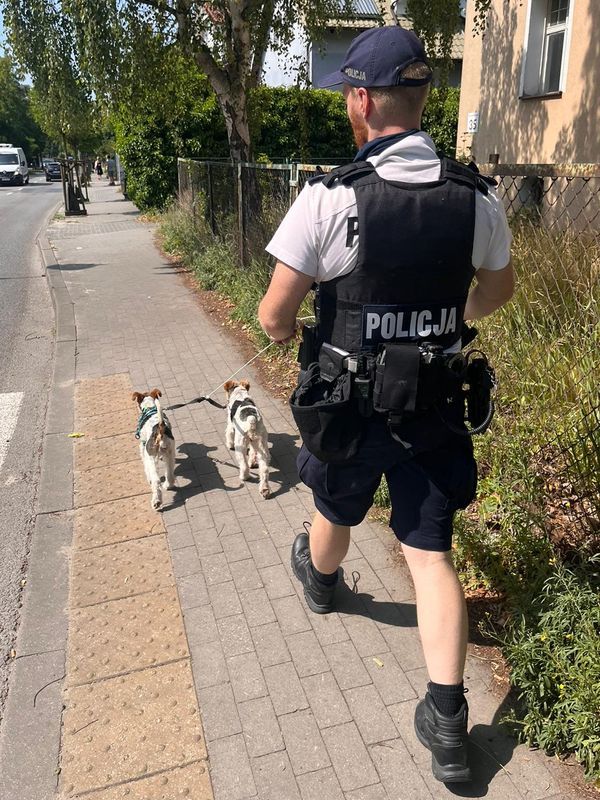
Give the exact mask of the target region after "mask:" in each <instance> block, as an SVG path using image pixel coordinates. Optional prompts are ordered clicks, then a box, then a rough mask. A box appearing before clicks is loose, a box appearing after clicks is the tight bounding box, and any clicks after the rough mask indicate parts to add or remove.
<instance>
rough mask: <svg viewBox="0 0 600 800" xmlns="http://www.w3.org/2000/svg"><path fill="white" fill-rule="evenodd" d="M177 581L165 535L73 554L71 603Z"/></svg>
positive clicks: (115, 597) (98, 600)
mask: <svg viewBox="0 0 600 800" xmlns="http://www.w3.org/2000/svg"><path fill="white" fill-rule="evenodd" d="M173 584H174V579H173V570H172V568H171V559H170V557H169V549H168V546H167V540H166V537H165V536H164V535H159V536H148V537H145V538H144V539H133V540H132V541H129V542H121V543H119V544H113V545H107V546H106V547H96V548H94V549H93V550H83V551H82V552H79V553H78V552H75V553H73V562H72V566H71V596H70V604H71V606H89V605H93V604H94V603H104V602H106V601H107V600H118V599H120V598H122V597H131V596H132V595H134V594H141V593H142V592H151V591H154V590H155V589H160V588H162V587H164V586H172V585H173Z"/></svg>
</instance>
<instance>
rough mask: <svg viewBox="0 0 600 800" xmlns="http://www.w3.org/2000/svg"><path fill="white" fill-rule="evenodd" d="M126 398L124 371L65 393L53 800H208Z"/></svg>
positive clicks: (196, 719) (176, 625)
mask: <svg viewBox="0 0 600 800" xmlns="http://www.w3.org/2000/svg"><path fill="white" fill-rule="evenodd" d="M132 391H133V390H132V387H131V384H130V382H129V379H128V377H127V376H126V375H114V376H109V377H106V378H100V379H98V380H88V381H82V382H80V383H79V384H78V386H77V390H76V395H75V396H76V420H77V422H76V429H77V432H80V433H83V434H84V436H83V437H82V438H80V439H76V440H75V468H76V469H75V511H74V537H73V554H72V561H71V584H70V596H69V644H68V656H67V674H66V681H65V683H66V687H67V688H66V691H65V711H64V715H63V729H62V737H61V777H60V793H61V795H60V796H61V798H63V799H64V800H67V798H69V799H70V798H78V797H89V798H91V799H92V800H117V799H118V798H128V799H129V800H142V798H143V800H175V798H178V797H182V798H183V797H190V798H194V800H211V798H212V797H213V794H212V788H211V783H210V776H209V771H208V764H207V761H206V747H205V742H204V734H203V730H202V723H201V720H200V714H199V711H198V702H197V699H196V694H195V690H194V685H193V679H192V673H191V666H190V657H189V650H188V645H187V640H186V636H185V631H184V627H183V620H182V616H181V608H180V605H179V600H178V597H177V590H176V587H175V581H174V577H173V569H172V565H171V558H170V554H169V549H168V546H167V541H166V535H165V529H164V525H163V523H162V519H161V517H160V514H157V513H156V512H154V511H152V510H151V508H150V502H149V495H148V485H147V483H146V481H145V478H144V472H143V467H142V464H141V461H140V459H139V457H138V454H137V449H138V447H137V442H136V440H135V438H134V436H133V431H134V430H135V424H136V407H135V405H134V404H133V402H132V401H131V393H132ZM98 408H102V409H103V413H102V414H95V413H94V411H96V410H97V409H98ZM107 408H108V409H110V411H108V412H107V411H106V409H107Z"/></svg>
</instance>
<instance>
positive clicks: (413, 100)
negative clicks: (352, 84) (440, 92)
mask: <svg viewBox="0 0 600 800" xmlns="http://www.w3.org/2000/svg"><path fill="white" fill-rule="evenodd" d="M400 77H401V78H412V79H416V80H423V79H424V78H430V77H431V68H430V67H429V66H428V65H427V64H424V63H423V62H422V61H416V62H415V63H414V64H409V66H408V67H406V68H405V69H403V70H402V72H401V73H400ZM429 86H430V84H429V83H426V84H425V85H424V86H374V87H372V88H369V93H370V95H371V97H372V98H373V99H374V100H375V102H376V103H377V107H378V109H379V111H380V113H381V114H382V115H384V116H385V117H386V118H388V119H389V120H390V121H392V120H395V119H396V118H398V117H405V116H406V115H407V114H409V115H411V116H413V115H415V114H418V115H419V116H421V114H422V113H423V109H424V108H425V103H426V102H427V95H428V94H429Z"/></svg>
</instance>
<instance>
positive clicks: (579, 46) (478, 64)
mask: <svg viewBox="0 0 600 800" xmlns="http://www.w3.org/2000/svg"><path fill="white" fill-rule="evenodd" d="M536 1H539V0H522V2H519V0H492V2H491V7H490V10H489V13H488V21H487V27H486V30H485V33H484V34H483V35H481V34H477V35H474V34H473V15H474V2H473V0H469V3H468V6H467V19H466V28H465V51H464V61H463V72H462V83H461V97H460V110H459V124H458V136H457V152H458V153H461V154H463V155H465V156H470V157H472V158H474V160H475V161H476V162H477V163H480V164H481V163H485V162H487V161H488V160H489V158H490V155H491V154H497V155H498V157H499V161H500V163H503V164H562V163H600V0H570V27H571V30H570V35H569V34H567V43H566V46H567V47H568V53H567V59H568V60H567V70H566V80H565V84H564V89H563V91H562V96H560V97H558V96H554V97H545V98H544V97H529V98H526V99H520V97H519V94H520V91H521V80H522V67H523V60H524V55H525V46H526V27H527V20H528V17H529V9H530V6H531V4H532V3H534V2H536ZM473 112H478V113H479V130H478V132H477V133H473V134H470V133H469V132H468V127H467V125H468V115H469V113H473Z"/></svg>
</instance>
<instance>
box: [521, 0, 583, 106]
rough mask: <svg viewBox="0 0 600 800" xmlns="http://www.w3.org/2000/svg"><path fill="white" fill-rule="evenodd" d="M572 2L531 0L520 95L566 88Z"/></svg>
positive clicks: (554, 92) (557, 90)
mask: <svg viewBox="0 0 600 800" xmlns="http://www.w3.org/2000/svg"><path fill="white" fill-rule="evenodd" d="M571 4H572V0H530V5H529V20H528V35H527V42H526V50H525V57H524V63H523V74H522V81H521V83H522V86H521V96H523V97H527V96H532V95H533V96H539V95H545V94H556V93H557V92H561V91H562V90H563V89H564V84H565V76H566V71H567V70H566V65H567V55H568V43H569V21H570V6H571Z"/></svg>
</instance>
